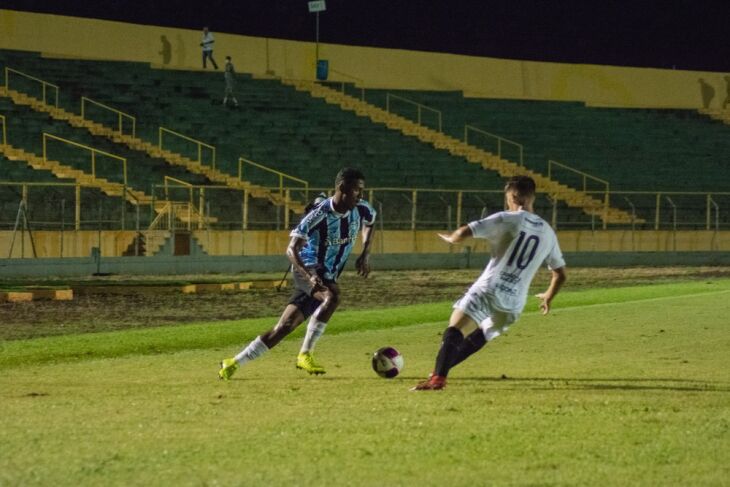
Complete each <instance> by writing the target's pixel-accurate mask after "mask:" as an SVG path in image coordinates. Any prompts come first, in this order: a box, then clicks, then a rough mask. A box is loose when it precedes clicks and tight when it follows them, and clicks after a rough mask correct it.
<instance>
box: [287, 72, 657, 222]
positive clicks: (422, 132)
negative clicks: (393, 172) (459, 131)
mask: <svg viewBox="0 0 730 487" xmlns="http://www.w3.org/2000/svg"><path fill="white" fill-rule="evenodd" d="M280 81H281V83H282V84H284V85H287V86H292V87H294V88H295V89H296V90H298V91H304V92H308V93H309V94H310V95H311V96H312V97H315V98H322V99H324V100H325V101H326V102H327V103H330V104H333V105H338V106H339V107H340V108H342V109H343V110H347V111H352V112H354V113H355V114H356V115H358V116H361V117H366V118H369V119H370V120H371V121H373V122H374V123H379V124H382V125H385V126H386V127H388V128H390V129H392V130H396V131H399V132H401V133H403V134H404V135H407V136H413V137H416V138H417V139H418V140H420V141H421V142H424V143H427V144H430V145H433V146H434V147H435V148H436V149H439V150H445V151H447V152H449V153H451V154H452V155H456V156H460V157H463V158H465V159H466V160H467V161H469V162H473V163H478V164H480V165H481V166H482V167H483V168H484V169H487V170H491V171H496V172H497V173H498V174H499V175H500V176H502V177H510V176H514V175H518V174H523V175H527V176H530V177H532V178H533V179H534V180H535V183H536V184H537V187H538V189H540V190H541V191H543V192H546V193H549V194H552V195H553V196H554V197H555V198H556V199H558V200H560V201H563V202H564V203H565V204H566V205H568V206H569V207H573V208H579V209H581V210H582V211H583V212H584V213H586V214H587V215H591V216H597V217H599V218H601V220H602V221H603V226H604V228H605V227H606V225H607V224H609V223H617V224H618V223H621V224H624V223H630V222H631V221H632V218H633V217H632V215H631V214H630V213H628V212H626V211H624V210H622V209H619V208H615V207H612V206H610V205H606V204H605V201H602V200H600V199H597V198H594V197H592V196H591V195H590V194H588V193H587V192H584V191H580V190H577V189H575V188H571V187H569V186H567V185H565V184H561V183H560V182H558V181H555V180H552V179H550V178H548V177H547V176H545V175H543V174H540V173H538V172H536V171H533V170H530V169H527V168H525V167H522V166H521V165H519V164H517V163H515V162H512V161H510V160H507V159H505V158H503V157H500V156H499V155H495V154H492V153H491V152H488V151H485V150H483V149H480V148H478V147H475V146H473V145H470V144H468V143H467V142H465V141H462V140H459V139H456V138H454V137H451V136H448V135H446V134H444V133H442V132H439V131H437V130H434V129H431V128H429V127H425V126H423V125H419V124H418V123H416V122H413V121H411V120H409V119H407V118H405V117H402V116H400V115H396V114H393V113H390V112H388V111H387V110H384V109H382V108H380V107H377V106H375V105H372V104H370V103H367V102H365V101H362V100H359V99H357V98H355V97H352V96H349V95H347V94H345V93H343V92H340V91H338V90H335V89H332V88H329V87H327V86H323V85H321V84H319V83H316V82H314V81H308V80H289V79H286V78H282V79H281V80H280ZM609 200H610V198H609ZM633 221H635V222H637V223H638V222H639V220H638V219H634V220H633ZM642 223H643V222H642Z"/></svg>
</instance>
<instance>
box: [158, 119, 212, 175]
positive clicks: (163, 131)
mask: <svg viewBox="0 0 730 487" xmlns="http://www.w3.org/2000/svg"><path fill="white" fill-rule="evenodd" d="M163 134H169V135H173V136H175V137H177V138H179V139H183V140H187V141H188V142H192V143H193V144H195V145H197V147H198V160H197V163H198V164H200V165H201V166H202V165H203V147H205V148H207V149H210V152H211V162H210V167H211V168H213V169H215V147H214V146H212V145H210V144H206V143H205V142H202V141H200V140H197V139H193V138H192V137H188V136H187V135H184V134H181V133H179V132H175V131H174V130H170V129H168V128H165V127H160V130H159V137H158V142H157V146H158V147H159V149H160V150H164V149H163V143H162V142H163Z"/></svg>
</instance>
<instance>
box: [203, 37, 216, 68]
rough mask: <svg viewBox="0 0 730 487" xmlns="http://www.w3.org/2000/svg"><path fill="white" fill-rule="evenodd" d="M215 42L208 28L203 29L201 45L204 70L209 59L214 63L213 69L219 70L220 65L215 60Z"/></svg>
mask: <svg viewBox="0 0 730 487" xmlns="http://www.w3.org/2000/svg"><path fill="white" fill-rule="evenodd" d="M214 42H215V39H213V33H212V32H210V31H209V30H208V28H207V27H203V40H202V42H201V43H200V46H201V47H202V48H203V69H205V68H206V67H207V65H206V60H207V59H208V58H210V62H211V63H213V67H214V68H215V69H218V64H217V63H216V62H215V59H213V43H214Z"/></svg>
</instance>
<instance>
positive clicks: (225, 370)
mask: <svg viewBox="0 0 730 487" xmlns="http://www.w3.org/2000/svg"><path fill="white" fill-rule="evenodd" d="M237 370H238V362H236V359H233V358H227V359H224V360H223V361H222V362H221V369H220V370H219V371H218V378H219V379H221V380H228V379H230V378H231V377H233V374H235V373H236V371H237Z"/></svg>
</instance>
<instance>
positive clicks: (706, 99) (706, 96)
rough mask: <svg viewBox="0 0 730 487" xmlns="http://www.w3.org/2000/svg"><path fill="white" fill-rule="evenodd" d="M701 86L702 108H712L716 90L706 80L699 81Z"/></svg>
mask: <svg viewBox="0 0 730 487" xmlns="http://www.w3.org/2000/svg"><path fill="white" fill-rule="evenodd" d="M697 81H698V82H699V84H700V94H701V95H702V108H704V109H708V108H710V104H711V103H712V99H713V98H715V88H713V87H712V85H711V84H710V83H708V82H707V81H705V79H704V78H700V79H698V80H697Z"/></svg>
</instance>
